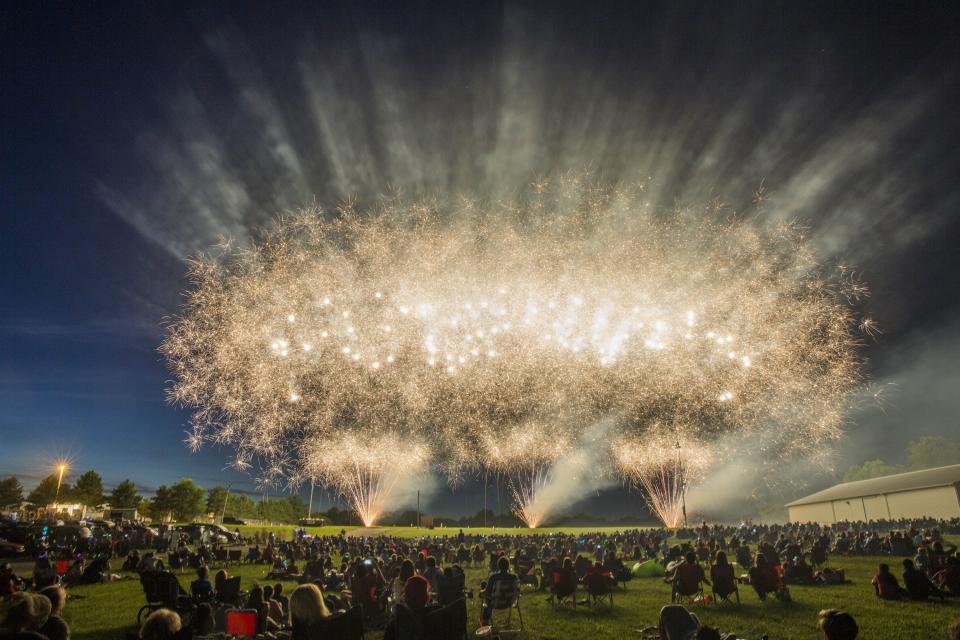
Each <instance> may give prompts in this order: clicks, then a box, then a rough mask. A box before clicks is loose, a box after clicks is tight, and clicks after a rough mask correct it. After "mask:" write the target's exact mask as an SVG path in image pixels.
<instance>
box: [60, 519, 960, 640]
mask: <svg viewBox="0 0 960 640" xmlns="http://www.w3.org/2000/svg"><path fill="white" fill-rule="evenodd" d="M253 529H256V528H253ZM289 529H290V527H287V528H281V527H274V530H276V531H277V533H278V535H283V536H287V535H289ZM340 529H341V527H325V528H323V532H325V533H336V532H339V530H340ZM281 530H282V531H281ZM591 530H595V529H591ZM352 531H353V532H356V531H357V530H352ZM470 531H473V530H470ZM491 531H492V530H491ZM497 531H500V532H503V531H504V530H503V529H498V530H497ZM543 531H544V532H547V531H550V530H543ZM564 531H578V530H577V529H575V528H567V529H564ZM378 532H379V533H389V534H398V535H406V534H409V535H411V536H413V535H419V534H421V533H426V530H417V529H414V528H409V527H398V528H384V529H379V530H378ZM449 532H450V533H451V534H455V533H456V530H455V529H454V530H450V531H449ZM429 533H432V534H439V533H440V530H433V531H431V532H429ZM881 561H883V559H882V558H869V557H867V558H864V557H856V558H839V557H837V558H833V559H832V561H831V563H830V564H831V566H835V567H839V568H843V569H845V570H846V572H847V577H848V578H849V579H850V580H852V584H847V585H840V586H831V587H800V586H795V587H791V593H792V595H793V599H794V602H793V603H792V604H782V603H780V602H777V601H773V600H771V601H768V602H765V603H761V602H760V601H759V599H758V598H757V597H756V594H754V593H753V592H752V591H751V590H749V588H744V589H742V590H741V600H742V606H741V607H740V608H739V609H735V608H732V607H730V606H728V605H721V606H717V605H695V606H693V607H691V609H693V610H695V612H696V613H697V615H698V616H700V618H701V620H703V621H704V622H706V623H707V624H711V625H714V626H717V627H719V628H720V629H721V630H722V631H725V632H736V633H737V634H738V637H741V638H750V639H758V638H760V636H761V635H763V634H764V633H766V634H769V636H770V638H771V640H775V639H789V638H798V639H799V638H810V639H812V638H819V637H820V636H819V635H818V632H817V627H816V622H817V612H818V611H819V610H820V609H824V608H829V607H836V608H840V609H845V610H847V611H849V612H850V613H852V614H853V615H854V617H855V618H856V619H857V621H858V623H859V624H860V629H861V636H860V637H862V638H869V639H871V640H877V639H886V638H889V639H891V640H893V639H897V640H899V639H901V638H902V639H911V640H912V639H917V640H922V639H925V638H930V639H934V638H936V639H938V640H942V639H943V638H946V628H947V626H948V625H949V624H950V623H952V622H953V621H955V620H957V619H960V601H952V602H947V603H946V604H939V603H933V602H930V603H909V602H882V601H879V600H877V599H876V598H875V597H874V595H873V589H872V587H871V586H870V577H871V576H872V575H873V573H874V572H875V571H876V565H877V563H878V562H881ZM889 561H890V564H892V565H895V564H896V562H897V560H896V559H889ZM115 564H116V562H115ZM228 570H229V571H230V572H231V574H233V575H241V576H243V588H244V589H249V588H250V586H251V585H252V583H253V582H254V581H255V580H258V579H261V578H262V577H263V576H264V575H265V573H266V567H264V566H263V565H254V566H250V565H239V566H235V567H231V568H229V569H228ZM895 570H896V568H895ZM484 574H485V571H484V570H482V569H480V568H468V570H467V586H468V587H473V588H477V586H478V584H479V581H480V580H481V579H483V578H484V577H485V575H484ZM182 576H183V577H182V578H181V582H182V583H183V584H184V586H185V587H187V586H188V585H189V581H190V580H191V579H192V573H191V572H190V571H184V572H182ZM294 586H295V583H293V582H290V583H289V584H286V583H285V588H286V589H287V590H288V591H289V590H291V589H292V588H293V587H294ZM70 593H71V594H76V595H80V596H83V597H82V599H74V600H70V601H69V602H68V604H67V610H66V612H65V617H66V619H67V621H68V623H69V624H70V627H71V630H72V637H73V638H76V639H77V640H95V639H96V640H109V639H112V638H118V639H119V638H122V637H123V634H124V632H125V631H127V630H132V629H133V628H134V622H135V618H136V614H137V610H138V609H139V607H140V606H141V605H142V604H143V593H142V591H141V588H140V584H139V582H137V581H135V580H129V581H120V582H114V583H111V584H105V585H95V586H87V587H77V588H74V589H71V590H70ZM669 600H670V587H669V586H668V585H666V584H664V583H663V582H662V581H661V580H660V579H634V580H633V581H632V582H630V583H629V585H628V587H627V589H626V591H620V590H618V591H617V592H616V593H615V595H614V608H613V610H612V611H601V612H592V611H587V610H583V609H581V608H578V609H577V610H576V611H571V610H559V611H558V610H554V609H553V608H552V607H551V606H550V605H549V604H547V602H546V597H545V594H542V593H540V592H536V591H529V592H524V595H523V597H522V598H521V608H522V611H523V615H524V622H525V623H526V624H525V626H526V631H527V634H526V637H527V638H531V639H541V640H548V639H554V638H558V639H559V638H576V639H577V640H585V639H587V638H630V637H635V638H639V637H640V635H639V634H638V633H637V632H636V631H635V630H636V629H640V628H642V627H647V626H653V625H655V624H656V620H657V613H658V612H659V610H660V607H661V606H663V605H664V604H666V603H668V602H669ZM468 602H469V608H470V624H469V628H470V632H471V634H472V633H473V630H474V629H475V628H476V622H475V621H476V618H477V613H478V607H477V601H476V600H470V601H468ZM367 637H368V638H372V639H373V640H378V639H379V638H380V637H381V634H380V633H371V634H367Z"/></svg>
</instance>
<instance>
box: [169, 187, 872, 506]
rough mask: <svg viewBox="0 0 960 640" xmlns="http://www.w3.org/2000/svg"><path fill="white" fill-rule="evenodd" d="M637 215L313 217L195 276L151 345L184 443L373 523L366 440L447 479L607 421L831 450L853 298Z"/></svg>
mask: <svg viewBox="0 0 960 640" xmlns="http://www.w3.org/2000/svg"><path fill="white" fill-rule="evenodd" d="M644 197H645V196H644V190H643V189H642V188H640V187H637V188H634V187H623V186H605V185H599V184H597V183H596V182H595V181H593V180H591V179H589V178H588V177H587V178H585V177H583V176H572V177H564V178H563V179H560V180H558V181H556V182H553V183H547V182H544V183H543V184H539V185H537V188H535V189H531V191H530V192H529V193H526V194H523V196H522V197H520V198H518V199H517V200H516V201H512V202H500V203H497V204H495V205H487V204H482V203H479V202H476V201H472V200H465V199H459V200H451V201H442V200H435V201H432V200H421V201H413V202H407V201H403V200H400V199H390V200H385V201H384V202H383V203H382V204H381V205H380V206H379V207H377V208H376V209H374V210H370V211H365V212H363V213H362V214H361V213H359V212H357V211H355V210H353V209H352V208H350V207H343V208H341V209H339V210H338V211H337V212H335V213H334V214H330V215H327V214H324V213H323V212H321V211H318V210H313V209H311V210H306V211H302V212H299V213H297V214H296V215H292V216H290V217H286V218H284V219H281V220H279V221H278V222H277V223H276V225H274V227H273V228H271V229H270V230H269V231H267V232H266V233H265V234H264V236H263V238H262V240H260V241H259V242H257V243H255V244H253V245H251V246H249V247H245V248H242V249H232V248H229V247H228V248H225V249H223V250H222V252H221V253H220V254H219V255H215V256H208V257H204V258H201V259H198V260H197V261H195V262H194V263H193V265H192V268H191V273H190V275H191V279H192V282H193V284H192V287H191V289H190V291H189V292H188V295H187V300H186V304H185V306H184V310H183V313H182V315H181V316H180V317H179V318H177V319H175V320H174V321H173V322H172V323H171V325H170V328H169V331H168V334H167V337H166V339H165V341H164V343H163V346H162V352H163V353H164V355H165V356H166V358H167V361H168V363H169V365H170V367H171V369H172V371H173V373H174V376H175V382H174V384H173V386H172V388H171V390H170V397H171V399H172V400H173V401H175V402H178V403H182V404H184V405H188V406H190V407H193V408H194V410H195V412H194V415H193V421H192V422H193V430H192V433H191V435H190V437H189V440H190V442H191V444H193V445H196V446H199V445H201V444H203V443H205V442H212V443H216V444H220V445H225V446H227V447H229V448H231V449H232V450H233V451H235V452H236V464H237V465H238V466H241V467H245V466H249V465H250V464H251V463H252V462H253V461H254V460H259V461H261V464H262V465H263V466H264V467H265V468H267V469H269V470H270V473H271V474H276V475H282V476H285V477H286V478H288V479H289V481H290V482H291V483H293V484H296V483H297V482H300V481H303V480H304V479H306V478H311V477H317V478H325V479H326V482H327V483H328V484H330V485H333V486H335V487H338V488H340V489H341V490H342V491H343V492H344V493H345V494H346V495H349V496H351V499H352V501H353V502H354V506H355V508H356V509H357V510H358V512H361V514H362V515H363V514H365V516H364V519H365V521H368V520H369V521H372V518H373V517H374V516H373V515H372V514H375V513H376V512H378V511H379V510H380V509H382V508H383V506H384V505H385V502H384V501H385V500H388V496H389V493H390V492H389V491H385V490H383V488H381V489H377V487H384V486H385V485H384V484H383V483H384V481H386V482H387V483H388V484H389V483H390V482H392V481H393V479H394V476H395V475H400V474H394V469H393V467H392V462H393V460H394V458H395V457H396V456H394V455H392V454H389V453H386V454H384V455H380V454H381V453H383V445H382V442H383V441H384V439H385V438H386V440H387V441H388V442H389V443H390V446H393V447H413V448H414V449H415V450H416V451H418V452H421V453H417V454H410V455H409V456H408V457H411V458H413V459H416V460H418V464H420V465H425V464H427V455H426V452H429V454H430V455H429V463H430V464H431V465H432V466H433V468H435V469H438V470H441V471H443V472H444V473H446V474H447V476H448V477H449V478H451V479H457V478H460V477H462V476H463V474H465V473H469V472H482V471H487V470H493V471H495V472H498V473H505V474H508V475H509V474H514V475H516V476H517V477H519V475H524V476H526V477H528V478H530V479H536V478H538V477H539V478H542V477H546V475H545V474H546V472H545V471H543V470H544V469H546V468H547V467H548V466H549V464H550V463H551V462H552V461H554V460H556V459H557V457H558V456H559V455H561V454H562V452H563V451H564V450H565V449H569V447H570V444H569V443H572V442H576V440H577V434H578V433H580V432H582V430H583V429H584V428H585V426H586V425H589V424H590V423H592V422H594V421H596V420H598V419H601V418H607V417H609V416H617V426H616V429H615V432H614V434H613V436H616V438H614V437H611V442H613V440H614V439H616V440H617V441H618V442H624V443H628V445H629V446H633V447H642V445H643V443H644V442H645V439H646V436H647V435H648V432H649V431H650V430H651V428H652V427H653V426H654V425H655V424H659V423H668V424H671V425H679V426H676V427H675V428H674V431H676V432H677V433H676V434H675V435H676V436H677V438H680V439H682V440H684V441H688V442H689V443H690V448H691V450H693V449H694V448H699V449H703V450H706V451H710V450H711V448H712V447H713V446H714V444H713V443H716V442H718V441H719V440H720V439H721V438H723V437H724V436H725V435H728V434H732V433H735V434H740V435H741V436H743V437H744V439H745V440H747V441H749V440H750V435H751V434H756V433H760V432H763V433H765V434H767V433H770V432H773V433H775V434H776V437H773V438H765V441H766V442H769V443H770V446H771V447H776V451H778V452H781V453H782V454H783V455H802V454H803V452H804V451H807V450H810V449H811V448H812V445H814V444H816V445H817V446H822V445H823V443H824V442H829V441H831V440H834V439H836V438H837V437H838V436H839V434H840V428H841V425H842V418H843V409H844V406H845V402H846V398H847V396H848V394H849V393H850V391H851V390H852V389H853V388H854V387H855V385H856V384H857V383H858V364H859V363H858V359H857V357H856V345H857V340H856V338H855V336H854V329H855V328H856V326H857V320H856V318H855V317H854V314H853V312H852V310H851V306H850V305H851V304H852V302H851V301H852V300H854V299H855V298H857V297H859V296H862V295H864V294H865V288H863V287H862V285H860V284H859V283H857V282H855V281H853V279H852V278H850V277H849V274H847V273H843V274H841V277H837V278H834V277H832V276H831V275H830V274H829V273H826V272H825V271H824V270H823V269H821V267H820V266H819V265H818V264H817V263H816V261H815V259H814V256H813V254H812V251H811V250H810V247H809V245H808V243H807V241H806V239H805V237H804V234H803V232H802V230H800V229H798V228H796V227H793V226H790V225H779V226H774V227H768V226H766V225H765V224H763V223H762V222H760V221H757V220H750V219H737V218H733V217H726V218H724V217H720V215H719V214H718V213H717V212H716V211H715V210H714V209H707V210H703V211H694V210H687V209H683V210H675V211H668V212H663V211H654V210H653V208H652V207H651V206H650V205H649V203H647V202H646V201H645V200H644ZM531 425H537V426H536V427H535V428H532V427H531ZM531 433H533V434H534V435H530V434H531ZM671 437H673V436H671ZM677 438H674V440H676V439H677ZM545 442H546V443H548V444H547V445H545V444H544V443H545ZM347 444H349V446H347ZM628 448H629V447H628ZM364 451H373V452H377V453H378V455H376V456H374V457H375V458H376V462H373V461H372V460H370V461H368V458H365V457H364V453H363V452H364ZM398 451H399V449H398ZM421 454H422V455H421ZM610 455H611V457H613V456H614V452H613V451H611V454H610ZM343 458H348V459H347V460H346V461H344V460H343ZM355 458H358V459H361V460H364V462H362V463H359V467H358V465H357V464H355V463H354V462H353V460H354V459H355ZM384 460H389V461H390V463H391V464H388V465H386V466H384V465H385V463H384ZM378 465H379V466H378ZM618 468H619V469H621V471H622V472H623V473H624V474H625V475H627V476H631V477H632V475H631V474H632V472H631V471H630V469H629V466H628V465H624V464H620V465H618ZM352 478H361V479H363V478H366V479H364V480H362V481H359V482H354V481H353V480H352ZM517 484H518V485H520V486H522V485H521V483H520V481H519V480H518V481H517ZM644 486H645V485H644ZM357 487H362V488H357ZM526 487H527V489H521V490H520V491H519V498H520V500H519V502H520V503H521V504H527V505H528V506H529V505H530V504H532V502H531V500H530V499H529V498H530V497H531V496H532V495H533V494H534V493H536V491H535V489H536V482H532V483H529V484H527V485H526ZM373 503H377V504H376V505H375V506H371V505H372V504H373ZM540 515H541V517H542V514H540ZM524 517H525V518H528V519H527V522H528V524H529V523H531V522H536V521H537V520H539V518H538V517H537V515H536V514H530V515H529V516H527V515H526V514H525V515H524Z"/></svg>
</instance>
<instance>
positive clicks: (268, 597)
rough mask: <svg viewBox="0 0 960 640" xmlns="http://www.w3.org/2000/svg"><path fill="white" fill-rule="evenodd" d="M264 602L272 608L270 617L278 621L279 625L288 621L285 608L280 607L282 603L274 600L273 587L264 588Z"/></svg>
mask: <svg viewBox="0 0 960 640" xmlns="http://www.w3.org/2000/svg"><path fill="white" fill-rule="evenodd" d="M263 601H264V602H266V603H267V606H269V607H270V610H269V612H268V615H269V616H270V617H271V618H273V619H274V620H276V621H277V622H278V623H281V624H282V623H283V621H284V620H285V619H286V614H285V612H284V610H283V607H281V606H280V603H279V602H277V601H276V600H274V599H273V587H271V586H270V585H266V586H265V587H264V588H263Z"/></svg>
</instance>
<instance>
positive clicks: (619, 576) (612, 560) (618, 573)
mask: <svg viewBox="0 0 960 640" xmlns="http://www.w3.org/2000/svg"><path fill="white" fill-rule="evenodd" d="M603 566H604V568H606V569H607V571H609V572H610V575H611V576H613V579H614V580H616V581H617V582H623V583H624V584H626V583H627V582H630V581H631V580H633V574H632V573H630V570H629V569H627V566H626V565H625V564H623V560H621V559H620V558H618V557H617V554H616V552H615V551H611V552H610V553H608V554H607V555H606V556H605V557H604V559H603Z"/></svg>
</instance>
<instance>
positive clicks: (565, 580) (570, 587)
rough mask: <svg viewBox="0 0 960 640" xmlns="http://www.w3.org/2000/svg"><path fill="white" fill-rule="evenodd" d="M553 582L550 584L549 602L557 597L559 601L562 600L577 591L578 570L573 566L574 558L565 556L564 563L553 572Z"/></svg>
mask: <svg viewBox="0 0 960 640" xmlns="http://www.w3.org/2000/svg"><path fill="white" fill-rule="evenodd" d="M552 582H553V584H551V585H550V597H549V598H547V600H548V601H549V602H553V601H554V598H556V600H557V602H562V601H563V599H564V598H569V597H570V596H572V595H573V594H574V593H576V591H577V572H576V571H575V570H574V568H573V560H571V559H570V558H564V559H563V564H562V565H560V568H559V569H558V570H557V571H555V572H554V573H553V578H552Z"/></svg>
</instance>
